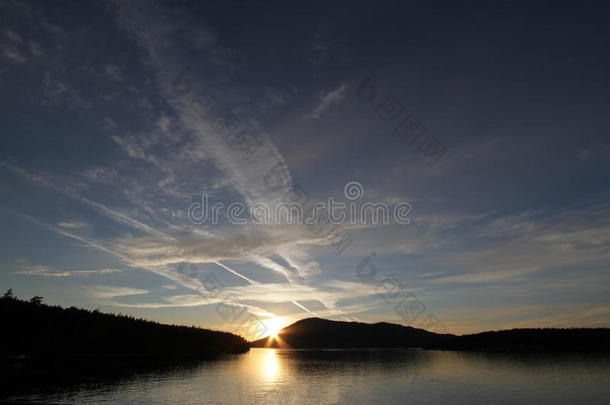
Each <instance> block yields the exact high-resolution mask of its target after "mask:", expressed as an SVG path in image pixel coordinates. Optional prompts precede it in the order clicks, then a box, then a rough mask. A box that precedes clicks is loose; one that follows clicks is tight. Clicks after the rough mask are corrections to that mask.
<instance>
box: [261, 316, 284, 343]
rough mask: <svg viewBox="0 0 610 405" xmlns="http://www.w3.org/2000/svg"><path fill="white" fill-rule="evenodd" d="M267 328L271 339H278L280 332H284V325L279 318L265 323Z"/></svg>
mask: <svg viewBox="0 0 610 405" xmlns="http://www.w3.org/2000/svg"><path fill="white" fill-rule="evenodd" d="M264 322H265V326H266V327H267V332H268V334H269V336H270V337H271V338H274V339H275V338H277V337H278V335H279V333H280V331H281V330H282V326H283V325H282V323H281V322H280V319H279V318H277V317H276V318H270V319H267V320H265V321H264Z"/></svg>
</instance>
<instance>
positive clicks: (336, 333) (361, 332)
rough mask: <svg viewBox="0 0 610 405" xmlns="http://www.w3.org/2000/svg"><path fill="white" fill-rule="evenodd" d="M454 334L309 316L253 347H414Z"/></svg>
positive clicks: (436, 342)
mask: <svg viewBox="0 0 610 405" xmlns="http://www.w3.org/2000/svg"><path fill="white" fill-rule="evenodd" d="M452 337H454V335H448V334H438V333H433V332H428V331H427V330H424V329H417V328H413V327H411V326H403V325H397V324H393V323H387V322H379V323H374V324H369V323H362V322H343V321H331V320H328V319H321V318H307V319H302V320H300V321H298V322H295V323H293V324H292V325H290V326H287V327H286V328H284V329H282V330H281V331H280V333H279V338H278V339H274V338H263V339H259V340H256V341H254V342H252V343H251V346H252V347H291V348H295V349H309V348H410V347H425V346H427V345H433V344H435V345H440V344H442V343H443V342H445V341H448V340H449V339H451V338H452Z"/></svg>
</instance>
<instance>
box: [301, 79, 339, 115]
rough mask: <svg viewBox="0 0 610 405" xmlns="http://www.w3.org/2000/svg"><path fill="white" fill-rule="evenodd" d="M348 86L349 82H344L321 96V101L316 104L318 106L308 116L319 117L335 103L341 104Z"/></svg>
mask: <svg viewBox="0 0 610 405" xmlns="http://www.w3.org/2000/svg"><path fill="white" fill-rule="evenodd" d="M348 87H349V86H348V84H347V83H343V84H341V85H340V86H339V87H337V88H336V89H334V90H332V91H330V92H328V93H326V94H324V95H323V96H322V97H321V100H320V103H319V104H318V105H317V106H316V108H314V109H313V111H312V112H311V114H309V116H308V117H309V118H313V119H319V118H320V117H321V116H322V114H324V113H325V112H327V111H328V110H330V108H331V107H332V106H333V105H335V104H339V103H340V102H341V101H343V99H344V98H345V96H346V93H347V89H348Z"/></svg>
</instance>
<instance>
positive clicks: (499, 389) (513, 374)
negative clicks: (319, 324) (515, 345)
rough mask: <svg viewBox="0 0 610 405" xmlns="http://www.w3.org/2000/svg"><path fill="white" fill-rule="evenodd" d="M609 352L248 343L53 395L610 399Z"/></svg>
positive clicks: (155, 400)
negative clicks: (221, 354)
mask: <svg viewBox="0 0 610 405" xmlns="http://www.w3.org/2000/svg"><path fill="white" fill-rule="evenodd" d="M609 387H610V357H608V356H599V355H598V356H592V355H587V356H584V355H541V354H539V355H517V354H502V353H465V352H442V351H418V350H354V351H349V350H325V351H307V350H289V349H252V350H251V351H250V352H249V353H247V354H243V355H234V356H228V357H226V358H224V359H222V360H218V361H208V362H203V363H200V364H198V365H197V366H195V367H192V366H191V367H187V366H184V367H177V368H173V369H171V370H165V371H163V372H155V373H146V374H140V375H136V376H135V377H133V378H130V379H129V380H123V381H120V382H115V383H112V384H109V383H108V384H102V385H97V386H92V385H87V386H82V387H80V388H79V389H77V390H75V389H72V390H70V391H66V392H64V393H60V394H56V395H52V396H48V395H47V396H38V397H36V396H30V397H22V398H21V399H38V400H47V401H53V402H58V403H67V404H68V403H69V404H77V403H78V404H82V403H92V404H93V403H104V404H180V405H188V404H240V403H243V404H280V403H281V404H330V403H337V404H339V403H347V404H370V403H387V404H425V403H439V404H462V403H468V404H477V403H481V404H482V403H488V402H490V401H493V402H494V403H495V405H497V404H511V403H516V402H519V403H536V404H545V403H548V404H550V403H553V404H571V403H575V402H585V403H587V404H598V403H599V404H602V403H608V402H606V401H607V398H608V396H609V395H610V388H609Z"/></svg>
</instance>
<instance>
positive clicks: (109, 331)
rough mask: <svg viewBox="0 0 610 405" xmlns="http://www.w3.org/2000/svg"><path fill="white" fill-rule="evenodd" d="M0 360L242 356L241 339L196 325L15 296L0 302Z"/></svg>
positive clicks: (40, 362)
mask: <svg viewBox="0 0 610 405" xmlns="http://www.w3.org/2000/svg"><path fill="white" fill-rule="evenodd" d="M0 320H1V322H2V332H0V361H1V362H2V363H5V364H6V363H12V362H13V363H14V362H18V361H20V362H22V363H23V362H25V363H28V365H29V366H31V367H32V368H38V367H39V366H42V367H50V368H52V367H53V366H54V365H56V364H57V363H58V362H59V363H64V362H66V361H68V360H69V359H87V361H88V362H94V361H97V360H99V359H109V358H113V359H130V361H131V360H133V359H152V360H155V361H156V360H172V359H203V358H210V357H215V356H216V355H218V354H220V353H240V352H245V351H247V350H248V343H247V341H246V340H245V339H243V338H242V337H240V336H237V335H234V334H231V333H228V332H218V331H212V330H207V329H202V328H197V327H194V326H192V327H188V326H177V325H165V324H160V323H158V322H153V321H148V320H144V319H136V318H134V317H131V316H125V315H114V314H107V313H102V312H99V311H97V310H95V311H89V310H85V309H78V308H75V307H70V308H62V307H59V306H49V305H45V304H43V303H42V298H41V297H34V298H32V299H31V300H30V301H23V300H19V299H17V298H15V297H14V296H13V295H12V292H11V291H10V290H9V292H8V293H7V294H5V295H4V296H3V297H1V298H0Z"/></svg>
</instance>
